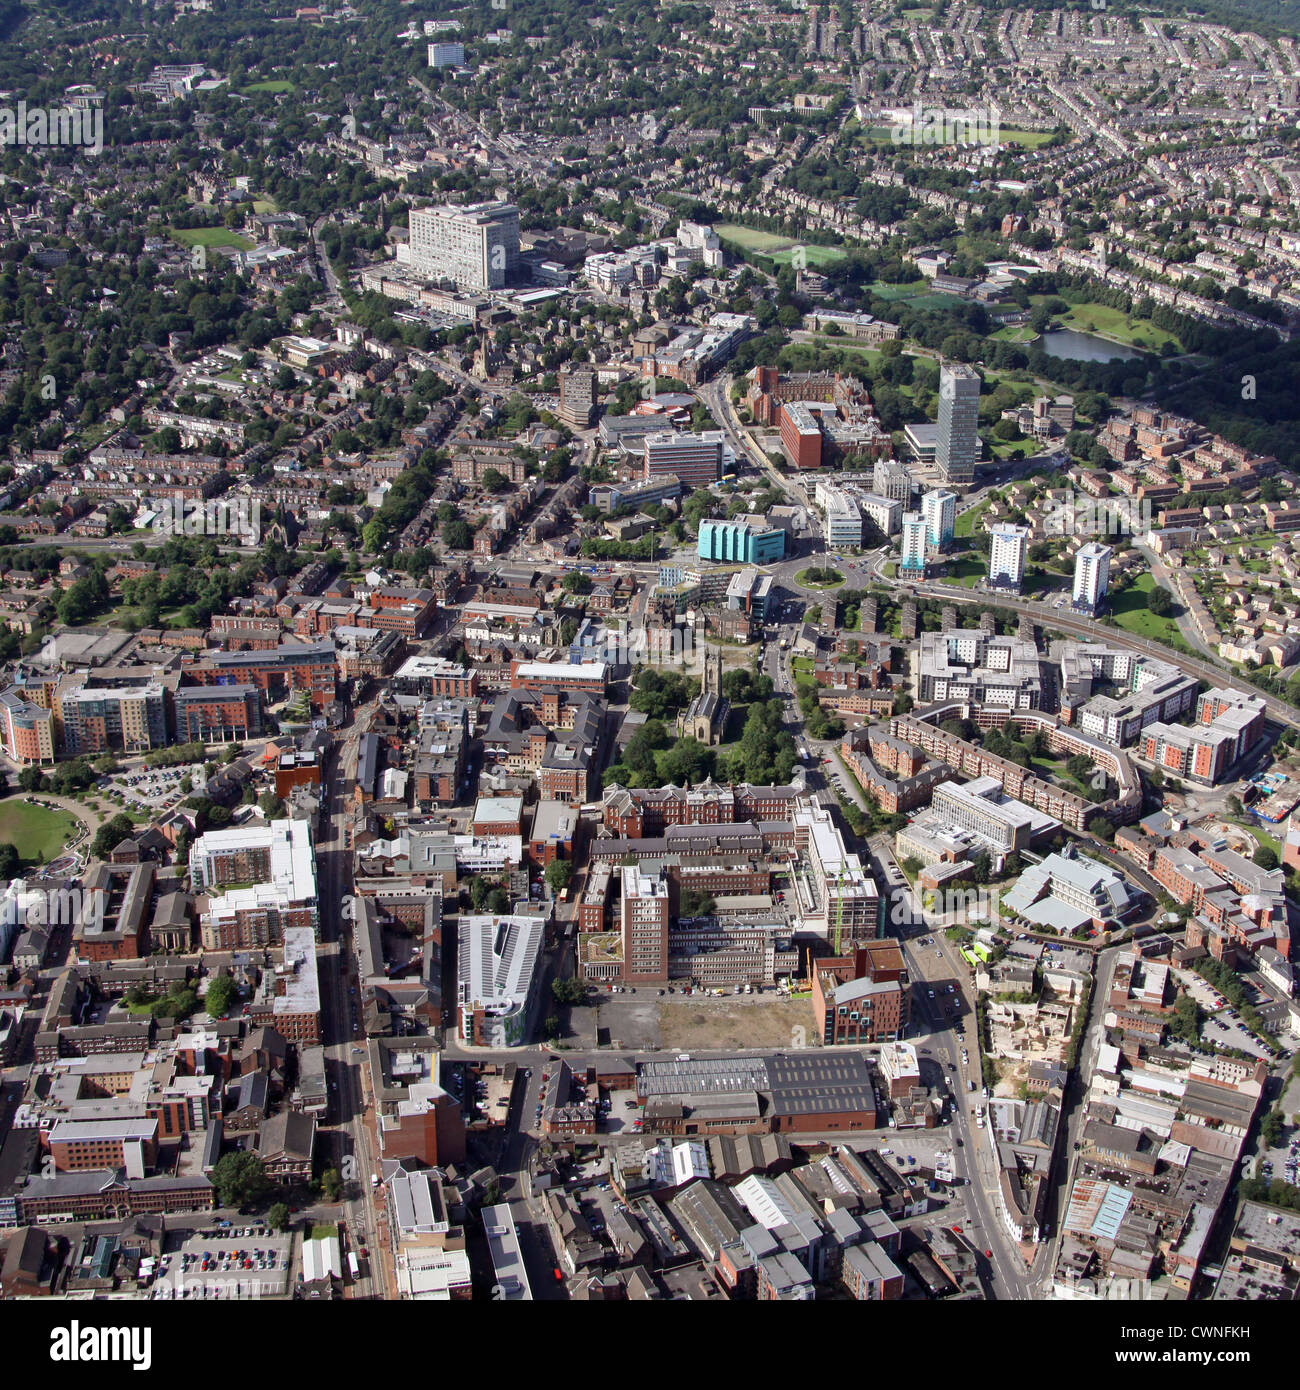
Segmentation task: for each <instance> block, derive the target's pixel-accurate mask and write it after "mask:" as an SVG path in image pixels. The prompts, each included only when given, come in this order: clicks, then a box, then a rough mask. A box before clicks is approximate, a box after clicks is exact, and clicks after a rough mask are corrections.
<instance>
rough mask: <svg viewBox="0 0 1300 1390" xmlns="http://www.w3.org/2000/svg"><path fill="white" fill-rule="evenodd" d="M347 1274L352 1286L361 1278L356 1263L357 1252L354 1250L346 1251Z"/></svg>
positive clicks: (359, 1267)
mask: <svg viewBox="0 0 1300 1390" xmlns="http://www.w3.org/2000/svg"><path fill="white" fill-rule="evenodd" d="M348 1273H349V1274H350V1275H351V1276H352V1282H353V1283H354V1284H355V1283H356V1282H357V1280H358V1279H360V1278H361V1266H360V1265H359V1264H358V1263H357V1252H356V1251H355V1250H349V1251H348Z"/></svg>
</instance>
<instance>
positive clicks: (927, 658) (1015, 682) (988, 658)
mask: <svg viewBox="0 0 1300 1390" xmlns="http://www.w3.org/2000/svg"><path fill="white" fill-rule="evenodd" d="M918 671H919V675H920V696H921V699H922V700H923V701H924V702H925V703H927V704H929V703H930V702H932V701H937V700H964V701H969V702H970V703H972V704H974V705H996V706H1002V707H1004V708H1007V709H1037V708H1038V706H1039V704H1040V702H1041V699H1042V675H1041V671H1040V669H1039V661H1038V649H1037V648H1036V647H1035V646H1034V644H1033V643H1032V642H1030V641H1027V640H1026V639H1024V638H1021V637H996V636H990V635H989V634H987V633H985V632H981V631H980V630H978V629H977V628H961V629H954V630H952V631H950V632H923V633H922V634H921V652H920V657H919V661H918Z"/></svg>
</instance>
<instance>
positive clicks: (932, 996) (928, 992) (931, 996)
mask: <svg viewBox="0 0 1300 1390" xmlns="http://www.w3.org/2000/svg"><path fill="white" fill-rule="evenodd" d="M926 993H927V994H928V995H929V996H930V998H931V999H933V998H934V990H932V989H929V990H926Z"/></svg>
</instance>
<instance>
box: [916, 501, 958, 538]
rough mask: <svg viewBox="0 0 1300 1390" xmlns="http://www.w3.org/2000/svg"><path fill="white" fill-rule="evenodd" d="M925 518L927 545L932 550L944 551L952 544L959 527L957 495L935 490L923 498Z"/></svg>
mask: <svg viewBox="0 0 1300 1390" xmlns="http://www.w3.org/2000/svg"><path fill="white" fill-rule="evenodd" d="M921 515H922V516H923V517H924V518H925V543H926V544H927V545H928V546H929V547H930V548H931V549H932V550H944V549H946V548H947V546H948V545H949V544H950V543H951V541H952V538H953V532H954V530H955V529H956V526H957V494H956V493H955V492H949V491H948V490H947V488H935V489H934V490H933V491H931V492H927V493H926V494H925V496H924V497H922V498H921Z"/></svg>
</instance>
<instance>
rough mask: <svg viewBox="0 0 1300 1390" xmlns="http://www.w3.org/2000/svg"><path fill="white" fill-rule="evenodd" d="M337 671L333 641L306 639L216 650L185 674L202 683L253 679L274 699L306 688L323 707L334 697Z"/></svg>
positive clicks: (315, 705)
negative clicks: (257, 648)
mask: <svg viewBox="0 0 1300 1390" xmlns="http://www.w3.org/2000/svg"><path fill="white" fill-rule="evenodd" d="M336 672H337V663H336V660H335V652H334V644H333V643H332V642H303V643H285V644H284V645H283V646H279V647H274V648H272V649H271V650H269V651H262V652H214V653H212V654H211V655H210V656H208V657H207V658H206V660H204V661H201V662H198V663H197V664H196V665H194V666H191V667H188V668H187V671H186V674H187V676H188V677H189V678H190V679H192V680H194V681H196V682H197V683H198V684H200V685H230V684H234V683H237V682H239V681H241V680H242V681H245V682H250V683H251V684H253V685H256V686H257V688H258V689H259V690H260V691H261V692H262V694H263V696H265V697H267V698H268V700H270V701H272V702H273V701H276V700H279V699H282V698H283V697H284V696H285V695H286V694H287V693H289V692H290V691H306V692H307V695H308V697H309V698H310V700H311V706H312V708H313V709H321V708H323V707H324V706H325V705H327V704H329V703H330V701H331V700H333V699H334V694H335V689H334V686H335V675H336Z"/></svg>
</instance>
